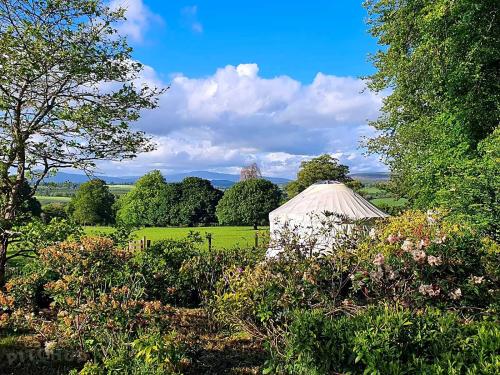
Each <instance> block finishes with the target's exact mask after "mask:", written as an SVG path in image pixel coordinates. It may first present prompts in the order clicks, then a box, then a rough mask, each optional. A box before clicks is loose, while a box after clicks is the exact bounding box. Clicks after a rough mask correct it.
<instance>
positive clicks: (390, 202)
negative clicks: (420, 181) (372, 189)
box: [370, 198, 408, 207]
mask: <svg viewBox="0 0 500 375" xmlns="http://www.w3.org/2000/svg"><path fill="white" fill-rule="evenodd" d="M370 202H371V203H373V204H374V205H375V206H378V205H382V206H383V205H387V206H390V207H402V206H405V205H406V204H407V203H408V199H406V198H399V199H397V198H375V199H372V200H371V201H370Z"/></svg>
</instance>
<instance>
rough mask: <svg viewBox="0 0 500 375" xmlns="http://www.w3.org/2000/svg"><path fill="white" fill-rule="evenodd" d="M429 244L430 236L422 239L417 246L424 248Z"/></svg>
mask: <svg viewBox="0 0 500 375" xmlns="http://www.w3.org/2000/svg"><path fill="white" fill-rule="evenodd" d="M429 244H430V241H429V239H428V238H424V239H423V240H420V242H419V243H418V245H417V248H419V249H423V248H424V247H427V246H429Z"/></svg>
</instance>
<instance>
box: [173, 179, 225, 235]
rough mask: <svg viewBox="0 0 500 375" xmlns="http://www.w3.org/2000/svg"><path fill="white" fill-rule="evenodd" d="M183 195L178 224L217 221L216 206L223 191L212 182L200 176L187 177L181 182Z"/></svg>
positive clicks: (204, 223)
mask: <svg viewBox="0 0 500 375" xmlns="http://www.w3.org/2000/svg"><path fill="white" fill-rule="evenodd" d="M180 191H181V197H180V201H179V202H178V216H177V217H176V218H173V220H171V221H172V223H174V221H175V219H176V220H177V223H174V224H177V225H187V226H193V225H199V224H201V225H207V224H213V223H216V222H217V218H216V216H215V208H216V207H217V203H219V200H220V199H221V197H222V192H221V191H220V190H217V189H215V188H214V187H213V186H212V183H211V182H210V181H208V180H204V179H202V178H198V177H188V178H185V179H184V180H183V181H182V182H181V184H180Z"/></svg>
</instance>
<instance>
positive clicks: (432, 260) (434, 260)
mask: <svg viewBox="0 0 500 375" xmlns="http://www.w3.org/2000/svg"><path fill="white" fill-rule="evenodd" d="M427 262H428V263H429V265H430V266H433V267H435V266H440V265H441V264H443V261H442V260H441V257H439V256H438V257H435V256H433V255H429V256H428V257H427Z"/></svg>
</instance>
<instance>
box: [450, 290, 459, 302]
mask: <svg viewBox="0 0 500 375" xmlns="http://www.w3.org/2000/svg"><path fill="white" fill-rule="evenodd" d="M460 297H462V290H461V289H460V288H457V289H455V290H454V291H453V292H451V293H450V298H451V299H452V300H457V299H460Z"/></svg>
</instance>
